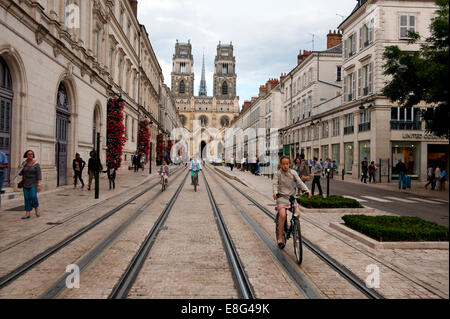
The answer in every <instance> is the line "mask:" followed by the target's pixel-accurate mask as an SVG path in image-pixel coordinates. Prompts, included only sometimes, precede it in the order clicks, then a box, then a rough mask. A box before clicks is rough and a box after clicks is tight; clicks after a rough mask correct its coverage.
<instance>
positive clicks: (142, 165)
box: [140, 152, 145, 171]
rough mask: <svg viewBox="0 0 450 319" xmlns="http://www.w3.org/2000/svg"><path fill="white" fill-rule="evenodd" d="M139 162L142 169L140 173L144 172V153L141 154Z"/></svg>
mask: <svg viewBox="0 0 450 319" xmlns="http://www.w3.org/2000/svg"><path fill="white" fill-rule="evenodd" d="M140 161H141V163H140V166H141V168H142V171H144V168H145V153H144V152H142V153H141V159H140Z"/></svg>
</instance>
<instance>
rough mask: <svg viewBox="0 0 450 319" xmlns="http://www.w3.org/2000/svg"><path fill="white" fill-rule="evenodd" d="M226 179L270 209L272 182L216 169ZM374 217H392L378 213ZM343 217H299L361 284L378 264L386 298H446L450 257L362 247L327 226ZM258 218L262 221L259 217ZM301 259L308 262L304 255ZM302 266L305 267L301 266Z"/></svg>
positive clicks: (319, 243) (436, 252) (433, 251)
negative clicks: (369, 266) (370, 266)
mask: <svg viewBox="0 0 450 319" xmlns="http://www.w3.org/2000/svg"><path fill="white" fill-rule="evenodd" d="M217 169H218V170H222V171H223V172H225V173H226V174H227V175H229V176H234V177H237V178H239V179H241V180H242V181H243V182H244V183H245V184H247V185H248V186H249V187H245V186H243V185H242V184H241V183H238V182H235V181H232V180H231V181H232V182H233V183H234V184H235V185H236V186H237V187H239V188H240V189H242V191H243V192H247V193H248V194H251V196H252V197H253V198H255V199H257V200H259V201H260V203H262V204H264V205H266V207H268V208H270V209H273V206H269V205H270V204H273V203H272V202H271V193H272V189H271V183H272V180H269V179H267V178H264V177H260V176H255V175H251V174H249V173H246V172H240V171H236V170H233V172H230V170H229V169H225V168H223V167H218V168H217ZM374 214H384V215H385V214H387V215H392V214H389V213H386V212H383V211H380V210H376V211H375V213H374ZM342 215H344V214H339V213H330V214H311V213H304V214H302V217H303V223H302V232H303V234H304V235H305V237H306V238H308V239H309V240H310V241H311V242H312V243H313V244H315V245H317V246H318V247H319V248H320V249H323V250H324V251H325V252H326V253H327V254H329V255H330V256H331V257H333V258H334V259H335V260H337V261H338V262H340V263H341V264H343V265H344V266H346V267H347V268H348V269H350V270H351V271H352V272H354V273H355V274H356V275H358V276H359V277H360V278H361V279H362V280H363V281H364V280H365V279H366V278H367V276H368V273H366V267H367V266H368V265H371V264H374V265H377V266H378V267H379V269H380V288H379V289H376V290H377V291H378V292H379V293H381V294H382V295H384V296H385V297H386V298H448V296H449V254H448V250H438V249H382V250H376V249H371V248H369V247H367V246H365V245H364V244H362V243H360V242H358V241H356V240H354V239H352V238H350V237H348V236H346V235H344V234H341V233H340V232H338V231H336V230H334V229H332V228H331V227H329V224H330V222H338V221H341V222H342V220H341V216H342ZM260 218H265V217H263V215H262V214H261V217H260ZM304 259H308V257H307V255H305V257H304ZM302 267H304V265H303V264H302Z"/></svg>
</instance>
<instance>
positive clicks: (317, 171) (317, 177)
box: [311, 157, 323, 196]
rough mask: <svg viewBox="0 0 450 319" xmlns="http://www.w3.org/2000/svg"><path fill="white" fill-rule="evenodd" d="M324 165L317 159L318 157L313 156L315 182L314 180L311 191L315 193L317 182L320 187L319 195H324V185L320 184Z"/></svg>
mask: <svg viewBox="0 0 450 319" xmlns="http://www.w3.org/2000/svg"><path fill="white" fill-rule="evenodd" d="M322 170H323V167H322V165H321V164H320V162H319V161H318V160H317V157H314V158H313V166H312V172H313V174H314V178H313V182H312V189H311V192H312V194H313V195H314V189H315V186H316V184H317V188H318V189H319V195H320V196H323V192H322V187H321V186H320V175H321V173H322Z"/></svg>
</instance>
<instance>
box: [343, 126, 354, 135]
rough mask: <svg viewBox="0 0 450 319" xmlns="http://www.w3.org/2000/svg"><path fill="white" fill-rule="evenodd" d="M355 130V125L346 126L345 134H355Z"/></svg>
mask: <svg viewBox="0 0 450 319" xmlns="http://www.w3.org/2000/svg"><path fill="white" fill-rule="evenodd" d="M354 132H355V127H354V126H347V127H344V135H347V134H353V133H354Z"/></svg>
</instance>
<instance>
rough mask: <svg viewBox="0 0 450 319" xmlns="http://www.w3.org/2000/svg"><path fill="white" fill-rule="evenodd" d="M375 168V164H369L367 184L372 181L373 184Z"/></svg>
mask: <svg viewBox="0 0 450 319" xmlns="http://www.w3.org/2000/svg"><path fill="white" fill-rule="evenodd" d="M376 171H377V167H376V166H375V162H374V161H372V162H370V165H369V183H370V182H371V181H372V180H373V183H374V184H375V176H376Z"/></svg>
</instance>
